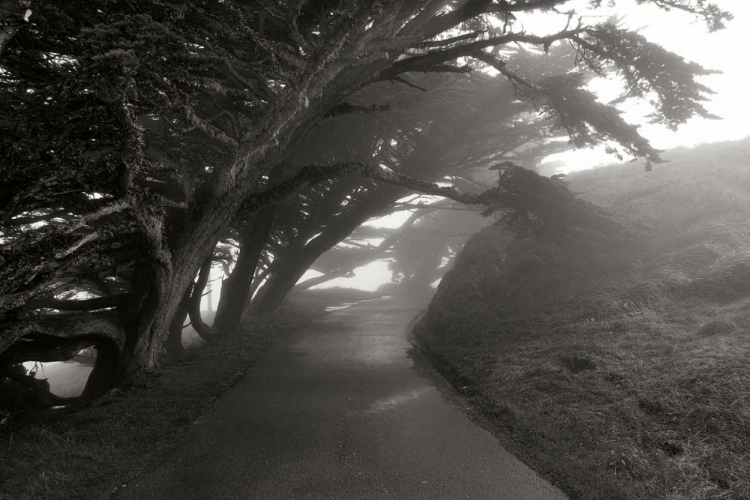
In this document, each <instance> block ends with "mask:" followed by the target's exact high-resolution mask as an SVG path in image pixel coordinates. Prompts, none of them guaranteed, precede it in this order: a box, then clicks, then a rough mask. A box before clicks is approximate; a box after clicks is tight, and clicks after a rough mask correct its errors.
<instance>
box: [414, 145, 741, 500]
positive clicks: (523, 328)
mask: <svg viewBox="0 0 750 500" xmlns="http://www.w3.org/2000/svg"><path fill="white" fill-rule="evenodd" d="M667 157H668V158H670V159H672V163H670V164H666V165H660V166H658V167H657V169H656V170H655V171H654V172H651V173H645V172H643V171H642V167H641V168H638V167H637V166H635V165H627V166H617V167H611V168H607V169H600V170H597V171H592V172H587V173H585V174H581V175H579V176H578V177H574V178H573V179H572V180H571V183H570V184H571V187H572V188H573V190H574V191H577V192H580V193H581V194H582V196H583V197H584V198H586V199H588V200H591V201H594V202H597V203H599V204H601V205H605V206H606V207H607V208H608V209H610V210H613V211H614V212H615V213H616V214H619V215H621V216H626V217H629V218H631V219H637V220H639V221H641V222H642V223H644V224H646V225H647V226H648V227H649V228H650V231H649V232H648V234H649V236H648V238H647V240H640V241H638V240H634V239H629V238H627V237H626V238H611V237H610V236H612V235H611V234H610V235H609V236H607V235H605V236H607V237H605V238H597V237H592V235H591V234H587V233H585V232H578V233H576V234H575V236H572V237H571V236H570V234H568V235H567V236H566V237H564V238H561V237H558V236H556V235H555V234H551V235H550V234H546V235H545V234H542V235H537V236H534V237H531V236H528V235H527V236H520V237H514V236H512V235H510V234H509V233H508V232H507V231H505V230H503V229H501V228H500V227H497V226H493V227H490V228H487V229H485V230H484V231H482V232H480V233H479V234H477V235H475V236H474V237H473V238H472V239H471V240H470V241H469V242H468V243H467V245H466V247H465V248H464V251H463V253H462V254H461V255H460V257H459V259H457V262H456V265H455V266H454V268H453V270H451V271H450V272H449V273H448V274H447V275H446V276H445V278H444V279H443V281H442V283H441V284H440V287H439V290H438V293H437V295H436V296H435V299H434V300H433V302H432V304H431V305H430V308H429V310H428V311H427V312H426V314H425V315H424V317H423V318H422V320H421V321H420V322H419V323H418V325H417V326H416V329H415V332H416V335H417V339H418V341H419V342H420V344H421V345H422V347H423V348H424V349H425V350H426V351H428V352H429V353H430V355H431V356H432V359H433V360H434V361H435V362H436V364H438V365H439V366H440V368H441V369H442V370H443V371H444V373H446V374H447V375H448V376H449V377H450V378H452V380H453V382H454V383H456V384H457V385H458V386H459V387H460V388H461V389H462V390H464V391H465V392H468V393H469V395H470V397H471V398H472V399H473V400H474V402H475V403H476V404H477V405H479V406H480V408H481V409H482V411H483V412H484V413H485V414H486V415H487V416H489V417H490V419H491V420H492V421H493V422H494V424H495V425H496V429H497V431H498V432H497V433H498V435H499V436H500V438H501V440H502V441H503V442H504V443H505V444H506V446H507V447H508V448H509V449H511V450H512V451H513V452H515V453H516V454H517V455H518V456H520V457H521V458H522V459H524V460H525V461H526V462H527V463H529V465H531V466H532V467H535V468H536V469H537V470H539V471H540V472H542V473H544V474H546V475H547V476H548V477H549V478H550V479H551V480H552V481H553V482H555V483H557V484H558V485H559V486H561V487H562V488H563V489H564V490H565V491H567V492H568V494H570V495H571V497H572V498H586V499H605V498H618V499H619V498H623V499H625V498H627V499H631V498H638V499H654V498H670V499H677V498H679V499H703V498H732V499H747V498H750V461H749V460H748V459H747V457H748V456H750V396H749V394H750V363H748V360H749V359H750V223H749V222H750V195H749V194H748V193H750V189H748V188H750V161H749V159H750V141H744V142H740V143H733V144H725V145H720V146H715V145H714V146H708V147H704V148H700V149H697V150H682V151H675V152H673V153H671V154H668V155H667ZM717 158H720V159H721V161H717ZM599 236H601V235H599Z"/></svg>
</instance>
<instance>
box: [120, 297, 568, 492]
mask: <svg viewBox="0 0 750 500" xmlns="http://www.w3.org/2000/svg"><path fill="white" fill-rule="evenodd" d="M411 302H416V303H408V302H407V301H404V300H403V299H402V298H399V297H394V298H385V299H378V300H374V301H369V302H364V303H360V304H357V305H355V306H353V307H351V308H348V309H345V310H340V311H336V312H333V313H331V314H328V315H326V316H323V317H321V318H318V319H317V320H316V321H315V322H314V323H313V324H312V325H311V326H310V327H308V328H306V329H304V330H300V331H298V332H295V333H293V334H291V335H290V336H289V338H288V339H286V340H285V341H284V342H282V343H281V344H279V345H277V346H276V347H274V348H273V349H272V350H271V351H270V352H269V353H268V354H267V355H266V356H265V357H264V358H262V359H261V360H260V361H259V362H258V363H256V364H255V365H254V366H253V367H252V368H251V369H250V370H249V372H248V374H247V375H246V376H245V377H244V379H243V380H242V381H241V382H240V383H239V384H237V385H236V386H235V387H234V388H232V389H231V390H230V391H228V392H227V393H226V394H225V395H224V396H223V397H222V398H221V400H220V401H219V403H218V405H217V407H216V409H215V410H214V411H213V412H212V413H211V414H209V415H208V416H206V417H205V419H204V421H203V422H202V423H200V424H196V425H195V428H194V429H193V430H191V433H192V435H191V436H189V438H188V439H187V440H186V442H185V444H184V445H183V446H182V447H181V448H180V449H179V450H178V452H177V453H176V454H175V455H174V456H173V457H171V458H170V459H168V460H167V461H166V462H165V463H163V464H162V465H161V466H160V467H159V468H158V469H156V470H154V471H152V472H149V473H147V474H144V475H142V476H140V477H138V478H137V479H136V480H134V481H133V482H132V483H131V484H128V485H127V486H126V487H124V488H122V489H121V490H120V492H119V493H118V494H116V495H115V498H116V499H118V500H125V499H132V500H136V499H137V500H172V499H175V500H178V499H179V500H193V499H195V500H229V499H232V500H236V499H264V500H265V499H268V500H272V499H289V500H291V499H341V500H358V499H368V500H369V499H408V500H411V499H425V500H427V499H429V500H438V499H446V500H448V499H450V500H454V499H472V500H479V499H493V500H548V499H550V500H551V499H555V500H560V499H564V498H565V496H564V495H563V494H562V493H561V492H559V491H558V490H556V489H555V488H553V487H552V486H551V485H550V484H548V483H547V482H545V481H544V480H542V479H541V478H539V476H537V475H536V474H535V473H534V472H533V471H531V470H530V469H528V468H527V467H526V466H525V465H523V464H522V463H521V462H519V461H518V460H517V459H516V458H514V457H513V456H512V455H510V454H509V453H508V452H507V451H505V450H504V449H503V448H502V447H501V446H500V445H499V444H498V443H497V441H496V440H495V438H494V437H493V436H492V435H491V434H490V433H489V432H487V431H486V430H484V429H482V428H480V427H478V426H477V425H475V424H474V423H473V422H471V421H470V420H469V419H468V418H467V417H466V416H465V415H464V414H463V413H462V412H461V410H460V409H458V408H456V405H455V404H453V403H450V402H447V401H445V399H444V398H443V397H442V396H441V395H440V393H439V392H438V390H437V389H436V388H435V387H434V386H433V385H432V384H431V382H430V380H428V379H427V378H425V377H423V376H421V375H420V374H419V373H417V371H415V370H414V368H413V364H412V360H411V359H410V358H409V357H408V355H407V350H408V349H409V348H410V347H411V346H410V344H409V342H408V340H407V335H408V331H409V323H410V322H411V320H412V319H413V318H414V316H415V315H416V314H417V313H418V312H419V310H420V309H422V308H423V307H424V306H425V303H424V302H422V303H419V301H411Z"/></svg>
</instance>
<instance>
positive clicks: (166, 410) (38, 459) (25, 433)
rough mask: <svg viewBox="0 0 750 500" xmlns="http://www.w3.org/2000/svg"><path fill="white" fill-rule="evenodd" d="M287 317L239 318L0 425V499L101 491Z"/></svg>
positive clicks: (154, 452) (134, 465)
mask: <svg viewBox="0 0 750 500" xmlns="http://www.w3.org/2000/svg"><path fill="white" fill-rule="evenodd" d="M296 326H301V325H298V324H296V323H295V322H285V323H280V322H279V321H278V320H267V321H264V322H255V323H252V324H246V325H244V327H243V328H242V329H241V330H240V331H239V332H237V333H236V334H233V335H228V336H226V337H224V338H222V339H221V340H218V341H216V342H211V343H208V344H206V345H205V346H203V347H201V348H198V349H192V350H189V351H187V352H186V354H184V355H183V356H182V357H180V358H179V359H173V360H171V361H170V360H167V362H165V363H164V365H163V366H162V367H161V368H160V369H158V370H155V371H152V372H149V373H146V374H144V375H143V376H142V377H141V378H140V379H139V380H138V382H137V383H136V384H135V385H134V386H132V387H129V388H125V389H119V390H116V391H114V392H112V393H110V394H109V395H107V396H105V397H103V398H101V399H99V400H97V401H96V402H95V404H94V405H93V406H91V407H88V408H86V409H84V410H82V411H78V412H76V413H73V414H69V415H67V416H65V417H63V418H59V419H56V420H52V421H47V422H30V421H28V420H12V421H10V422H8V423H6V424H5V425H4V426H2V427H0V499H2V500H41V499H44V500H52V499H66V500H68V499H93V498H96V499H100V498H107V497H109V495H110V494H111V493H112V492H113V491H114V489H115V488H116V487H117V486H118V485H120V484H124V483H125V482H127V480H128V479H129V478H131V477H132V476H134V475H136V474H137V473H138V472H139V471H141V470H143V469H144V468H145V467H147V466H148V464H149V463H151V462H152V461H155V460H158V457H159V456H160V454H162V453H165V452H166V451H167V450H169V449H170V447H171V446H172V445H174V444H175V442H176V441H177V440H178V438H179V436H180V435H181V432H182V431H183V430H185V429H186V428H188V427H189V426H190V425H191V423H192V422H194V421H195V420H196V419H197V418H199V417H200V416H201V415H202V414H203V413H205V412H206V411H207V410H208V409H209V408H210V406H211V405H212V403H213V402H214V401H215V400H216V398H217V397H218V396H219V395H221V394H222V393H223V392H224V391H225V390H226V389H228V388H229V387H231V386H232V385H234V383H235V382H236V381H237V380H238V378H239V377H240V376H242V374H243V373H244V372H245V370H246V369H247V368H248V367H249V366H250V365H251V364H252V362H253V361H255V360H256V359H257V358H258V357H260V356H261V355H262V354H263V353H264V352H265V351H266V350H267V349H268V348H269V347H270V346H271V345H273V343H274V342H275V341H276V340H277V339H279V338H281V337H282V335H283V334H284V332H285V331H287V330H289V329H290V328H294V327H296Z"/></svg>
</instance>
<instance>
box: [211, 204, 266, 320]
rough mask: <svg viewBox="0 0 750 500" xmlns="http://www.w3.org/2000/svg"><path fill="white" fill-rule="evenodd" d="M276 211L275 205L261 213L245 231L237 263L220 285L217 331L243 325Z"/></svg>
mask: <svg viewBox="0 0 750 500" xmlns="http://www.w3.org/2000/svg"><path fill="white" fill-rule="evenodd" d="M275 212H276V209H275V208H274V207H273V206H271V207H268V208H265V209H263V210H261V211H260V212H259V213H257V214H256V215H255V218H254V219H253V221H252V224H248V226H247V227H246V228H245V230H244V231H243V233H242V238H241V241H240V252H239V255H238V256H237V263H236V264H235V267H234V269H233V270H232V273H231V274H230V275H229V276H228V277H227V279H225V280H224V283H222V286H221V296H220V297H219V305H218V306H217V308H216V317H215V318H214V328H216V329H218V330H224V331H228V330H232V329H234V328H236V327H237V326H238V325H239V324H240V321H241V319H242V314H243V312H244V310H245V304H247V302H248V299H249V298H250V294H251V290H252V286H253V277H254V276H255V271H256V269H257V266H258V259H260V255H261V252H263V248H264V246H265V245H266V240H267V239H268V235H269V233H270V231H271V228H272V227H273V220H274V218H275Z"/></svg>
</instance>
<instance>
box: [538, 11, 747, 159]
mask: <svg viewBox="0 0 750 500" xmlns="http://www.w3.org/2000/svg"><path fill="white" fill-rule="evenodd" d="M711 1H712V2H713V3H715V4H717V5H719V6H720V7H721V8H723V9H725V10H728V11H730V12H732V14H734V20H732V21H730V22H729V23H727V28H726V29H725V30H722V31H718V32H714V33H709V32H708V30H707V29H706V27H705V24H703V23H702V22H700V21H696V20H695V19H694V18H693V17H692V16H691V15H689V14H686V13H682V12H679V11H672V12H664V11H662V10H660V9H658V8H657V7H655V6H653V5H641V6H637V5H636V4H635V1H634V0H618V2H617V5H618V6H617V7H616V8H602V9H600V11H599V14H600V15H602V18H603V19H606V18H607V17H609V15H611V14H618V15H624V16H625V19H624V20H623V23H624V25H625V26H626V27H628V28H630V29H639V30H641V33H642V34H643V35H644V36H645V37H646V38H648V39H649V40H650V41H652V42H655V43H658V44H660V45H662V46H663V47H665V48H666V49H668V50H671V51H672V52H675V53H677V54H680V55H681V56H683V57H685V59H687V60H691V61H695V62H697V63H699V64H701V65H702V66H704V67H706V68H710V69H716V70H720V71H722V72H723V74H720V75H710V76H706V77H702V78H701V82H702V83H704V84H706V85H707V86H708V87H710V88H711V89H713V90H714V91H715V92H716V94H715V95H713V96H712V97H711V101H710V102H707V103H706V104H705V105H706V108H707V109H708V111H709V112H711V113H713V114H715V115H718V116H721V117H722V118H723V120H720V121H716V120H703V119H693V120H691V121H689V122H688V123H687V124H685V125H683V126H682V127H680V128H679V129H678V130H677V131H676V132H674V131H671V130H669V129H667V128H666V127H662V126H656V125H649V124H647V123H646V122H647V120H646V119H645V118H644V115H645V114H647V113H648V112H649V110H648V106H644V105H641V106H638V105H635V104H628V105H627V106H624V107H623V109H624V110H625V111H626V113H625V116H624V117H625V119H626V120H628V121H629V122H631V123H642V124H644V125H643V126H642V128H641V133H642V134H643V135H644V136H645V137H647V138H648V139H650V140H651V142H652V144H653V145H654V146H655V147H657V148H659V149H669V148H674V147H677V146H695V145H698V144H701V143H707V142H717V141H725V140H738V139H742V138H744V137H747V136H748V135H750V124H749V122H748V119H747V115H748V112H750V98H749V97H748V95H750V94H749V92H750V69H749V68H748V63H747V60H748V58H749V57H748V55H747V53H746V50H747V48H748V47H749V46H750V0H711ZM586 3H587V0H577V1H576V2H574V3H573V4H572V5H574V4H578V6H584V7H585V4H586ZM605 3H606V2H605ZM584 10H585V8H580V9H579V12H583V11H584ZM541 17H542V18H538V19H535V20H534V23H533V25H532V24H528V23H527V24H526V26H525V27H526V29H527V30H528V31H529V32H539V31H542V32H547V31H553V30H559V29H560V27H561V26H560V23H561V22H562V23H563V26H564V23H565V21H564V20H562V21H561V20H560V19H559V16H555V15H552V14H546V15H544V16H541ZM588 19H591V21H592V22H593V21H595V18H592V17H589V18H588ZM592 89H593V90H596V91H597V92H599V93H600V95H601V97H602V99H603V100H605V101H606V100H607V99H611V98H612V97H614V96H615V95H616V91H617V85H616V84H615V83H614V82H592ZM553 160H563V161H566V162H568V164H569V166H568V168H567V169H566V170H567V171H572V170H579V169H583V168H591V167H593V166H595V165H598V164H602V163H613V162H617V159H616V158H614V157H611V156H608V155H606V154H604V153H603V152H601V151H592V150H582V151H572V152H567V153H563V154H560V155H555V157H550V158H549V161H553Z"/></svg>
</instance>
